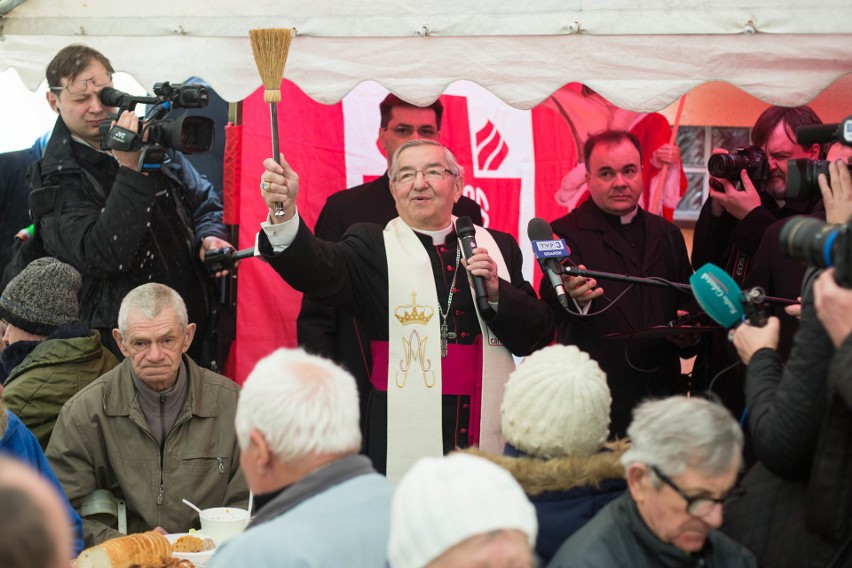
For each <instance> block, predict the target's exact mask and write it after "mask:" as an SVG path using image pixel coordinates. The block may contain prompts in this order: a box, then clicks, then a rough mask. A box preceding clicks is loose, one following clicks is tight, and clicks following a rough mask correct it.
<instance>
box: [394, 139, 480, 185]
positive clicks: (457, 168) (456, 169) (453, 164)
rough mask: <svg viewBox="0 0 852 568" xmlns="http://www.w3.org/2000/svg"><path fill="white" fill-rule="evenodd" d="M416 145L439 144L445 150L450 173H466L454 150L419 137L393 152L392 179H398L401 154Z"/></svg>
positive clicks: (455, 174) (459, 174)
mask: <svg viewBox="0 0 852 568" xmlns="http://www.w3.org/2000/svg"><path fill="white" fill-rule="evenodd" d="M414 146H438V147H439V148H441V149H442V150H443V151H444V160H446V161H447V169H448V170H450V173H451V174H453V175H454V176H463V175H464V168H463V167H461V165H459V162H458V160H456V157H455V156H454V155H453V153H452V152H450V149H449V148H447V147H446V146H444V145H443V144H441V143H440V142H436V141H435V140H428V139H422V138H418V139H416V140H409V141H408V142H406V143H405V144H403V145H402V146H400V147H399V148H397V149H396V152H394V153H393V160H391V169H390V172H389V174H390V179H391V181H394V180H396V174H397V173H398V171H399V164H398V161H399V155H400V154H401V153H402V152H403V151H404V150H407V149H408V148H412V147H414Z"/></svg>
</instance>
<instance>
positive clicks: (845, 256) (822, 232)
mask: <svg viewBox="0 0 852 568" xmlns="http://www.w3.org/2000/svg"><path fill="white" fill-rule="evenodd" d="M850 233H852V229H850V227H849V224H848V223H847V224H844V225H832V224H831V223H826V222H825V221H820V220H819V219H815V218H813V217H793V218H792V219H790V220H789V221H787V223H785V224H784V227H783V228H782V229H781V236H780V238H779V241H780V245H781V253H782V254H783V255H784V256H786V257H787V258H789V259H790V260H795V261H797V262H801V263H802V264H807V265H808V266H816V267H818V268H829V267H832V266H833V267H834V268H835V271H836V273H835V280H837V283H838V284H840V285H841V286H843V287H844V288H852V234H850Z"/></svg>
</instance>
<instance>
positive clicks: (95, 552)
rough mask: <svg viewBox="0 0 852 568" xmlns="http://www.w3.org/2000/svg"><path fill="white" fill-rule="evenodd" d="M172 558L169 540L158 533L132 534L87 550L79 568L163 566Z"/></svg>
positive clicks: (81, 557)
mask: <svg viewBox="0 0 852 568" xmlns="http://www.w3.org/2000/svg"><path fill="white" fill-rule="evenodd" d="M171 556H172V545H171V544H170V543H169V541H168V539H166V537H164V536H163V535H161V534H160V533H156V532H146V533H138V534H131V535H128V536H123V537H120V538H114V539H112V540H108V541H106V542H103V543H101V544H99V545H97V546H93V547H92V548H87V549H86V550H84V551H83V552H82V553H80V557H79V558H77V568H130V566H131V565H132V564H151V563H160V564H162V563H163V562H164V561H165V560H166V559H168V558H171Z"/></svg>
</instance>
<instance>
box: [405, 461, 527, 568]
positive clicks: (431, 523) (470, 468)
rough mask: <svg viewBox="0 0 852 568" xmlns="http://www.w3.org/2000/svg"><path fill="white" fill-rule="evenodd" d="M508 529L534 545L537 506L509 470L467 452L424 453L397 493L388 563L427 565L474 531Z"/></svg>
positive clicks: (408, 566) (415, 567)
mask: <svg viewBox="0 0 852 568" xmlns="http://www.w3.org/2000/svg"><path fill="white" fill-rule="evenodd" d="M504 529H517V530H520V531H521V532H523V533H524V534H526V535H527V537H528V539H529V545H530V549H532V548H533V547H534V546H535V537H536V533H537V531H538V521H537V520H536V514H535V508H534V507H533V506H532V503H530V502H529V500H528V499H527V496H526V495H525V494H524V491H523V489H521V486H520V485H518V482H517V481H515V478H514V477H512V475H511V474H510V473H509V472H508V471H506V470H505V469H503V468H502V467H500V466H498V465H496V464H494V463H492V462H490V461H488V460H486V459H484V458H480V457H476V456H471V455H467V454H451V455H449V456H445V457H443V458H422V459H420V460H419V461H418V462H417V463H415V464H414V465H413V466H412V468H411V469H410V470H408V473H406V474H405V476H404V477H403V478H402V480H401V481H400V482H399V485H398V486H397V488H396V491H395V493H394V496H393V501H392V503H391V514H390V536H389V540H388V562H389V564H390V566H391V568H423V567H424V566H426V565H427V564H428V563H429V562H431V561H432V560H434V559H435V558H437V557H439V556H440V555H441V554H443V553H444V552H446V551H447V550H449V549H450V548H452V547H453V546H455V545H457V544H459V543H461V542H462V541H465V540H467V539H468V538H470V537H472V536H476V535H479V534H484V533H489V532H491V531H496V530H504Z"/></svg>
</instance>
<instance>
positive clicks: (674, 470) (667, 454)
mask: <svg viewBox="0 0 852 568" xmlns="http://www.w3.org/2000/svg"><path fill="white" fill-rule="evenodd" d="M627 435H628V436H629V438H630V439H631V447H630V449H629V450H628V451H627V452H625V453H624V455H623V456H622V458H621V462H622V464H623V465H624V467H625V470H626V477H627V487H628V492H627V493H625V494H624V495H623V496H622V497H620V498H618V499H616V500H615V501H613V502H612V503H611V504H610V505H608V506H607V507H606V508H604V509H603V510H602V511H601V512H600V513H599V514H598V515H597V516H596V517H595V518H594V519H592V521H591V522H590V523H589V524H587V525H586V526H585V527H584V528H582V529H581V530H579V531H578V532H576V533H574V536H572V537H571V538H569V539H568V540H567V541H566V542H565V544H563V545H562V547H561V548H560V549H559V551H558V552H557V554H556V556H555V557H554V559H553V562H552V563H551V564H550V566H555V567H563V566H572V567H575V566H580V567H586V566H588V567H592V566H633V567H636V566H649V567H650V566H726V567H753V566H756V565H757V563H756V560H755V559H754V556H753V555H752V554H751V553H750V552H749V551H748V550H746V549H745V548H744V547H743V546H742V545H740V544H738V543H736V542H734V541H733V540H731V539H730V538H729V537H727V536H726V535H724V534H722V533H721V532H719V530H718V529H719V527H720V526H721V525H722V504H723V503H724V502H725V501H726V500H728V499H732V498H734V497H737V496H739V495H741V494H742V491H741V490H740V489H739V488H738V487H737V486H736V481H737V474H738V472H739V468H740V464H741V462H742V446H743V435H742V431H741V430H740V428H739V426H738V425H737V423H736V421H735V420H734V418H733V416H731V413H730V412H729V411H728V410H727V409H725V408H724V407H723V406H721V405H719V404H715V403H713V402H710V401H708V400H705V399H700V398H687V397H681V396H676V397H670V398H666V399H663V400H656V401H651V402H646V403H643V404H642V405H640V406H638V407H637V408H636V410H635V411H634V414H633V422H632V424H631V425H630V428H629V429H628V430H627Z"/></svg>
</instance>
